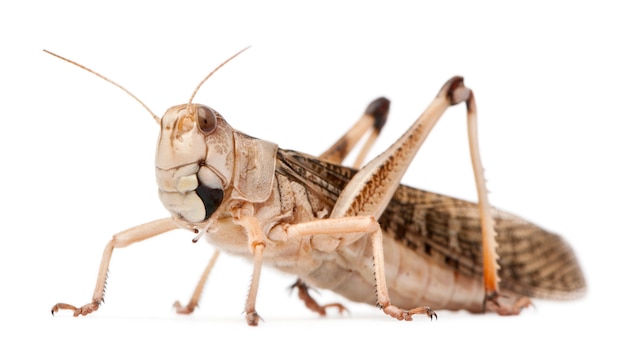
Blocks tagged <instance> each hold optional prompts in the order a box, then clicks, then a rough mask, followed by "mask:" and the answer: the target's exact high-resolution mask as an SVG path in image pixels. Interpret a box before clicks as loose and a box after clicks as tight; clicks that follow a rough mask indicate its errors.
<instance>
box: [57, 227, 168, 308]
mask: <svg viewBox="0 0 626 338" xmlns="http://www.w3.org/2000/svg"><path fill="white" fill-rule="evenodd" d="M177 228H178V226H177V225H176V223H174V221H173V220H172V219H171V218H164V219H160V220H156V221H153V222H150V223H146V224H142V225H138V226H136V227H133V228H130V229H127V230H124V231H122V232H120V233H117V234H115V235H113V238H112V239H111V240H110V241H109V243H107V245H106V247H105V248H104V253H103V254H102V260H101V261H100V268H99V269H98V278H97V279H96V289H95V290H94V292H93V297H92V300H91V303H88V304H85V305H83V306H81V307H76V306H74V305H70V304H66V303H57V304H55V305H54V306H53V307H52V314H53V315H54V314H55V313H56V312H58V311H59V310H71V311H73V312H74V317H77V316H81V315H82V316H86V315H88V314H90V313H92V312H94V311H96V310H98V308H99V307H100V304H102V302H104V291H105V285H106V279H107V272H108V270H109V263H110V262H111V256H112V255H113V249H116V248H123V247H126V246H129V245H131V244H133V243H136V242H140V241H143V240H144V239H148V238H150V237H154V236H156V235H160V234H162V233H164V232H167V231H170V230H173V229H177Z"/></svg>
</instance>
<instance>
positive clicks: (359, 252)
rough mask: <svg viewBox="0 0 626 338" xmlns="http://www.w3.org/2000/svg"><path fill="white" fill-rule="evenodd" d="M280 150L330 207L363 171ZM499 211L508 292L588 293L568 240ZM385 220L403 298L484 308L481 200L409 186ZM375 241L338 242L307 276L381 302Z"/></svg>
mask: <svg viewBox="0 0 626 338" xmlns="http://www.w3.org/2000/svg"><path fill="white" fill-rule="evenodd" d="M278 156H279V159H280V160H279V163H280V166H278V168H277V174H278V175H286V177H289V179H290V180H292V181H296V182H299V183H301V184H303V186H306V187H307V196H308V198H309V200H314V201H315V200H318V199H319V201H315V202H314V203H312V204H320V203H324V204H326V206H327V207H330V208H332V203H333V202H334V200H336V198H337V196H338V195H339V193H340V192H341V190H342V189H343V187H344V186H345V185H346V184H347V182H348V181H349V180H350V178H351V177H352V176H353V175H354V173H355V172H356V170H354V169H351V168H346V167H342V166H339V165H335V164H331V163H327V162H323V161H320V160H319V159H317V158H315V157H312V156H307V155H304V154H301V153H298V152H293V151H284V150H279V152H278ZM493 216H494V220H495V222H496V233H497V242H498V247H497V251H498V254H499V265H500V270H499V273H500V277H501V280H500V283H501V284H500V286H501V288H502V289H501V294H502V295H506V296H507V297H506V299H508V300H509V301H514V300H515V299H517V298H519V297H523V296H527V297H539V298H548V299H570V298H575V297H577V296H579V295H581V294H582V292H583V291H584V288H585V280H584V276H583V274H582V271H581V270H580V267H579V266H578V263H577V261H576V257H575V255H574V253H573V251H572V249H571V248H570V247H569V245H568V244H567V243H566V242H565V241H563V240H562V239H561V238H560V237H559V236H558V235H555V234H552V233H550V232H547V231H545V230H543V229H541V228H540V227H538V226H536V225H534V224H532V223H529V222H527V221H525V220H523V219H521V218H519V217H517V216H514V215H512V214H509V213H507V212H504V211H501V210H498V209H495V208H494V209H493ZM379 223H380V225H381V227H382V228H383V230H384V241H385V242H384V251H385V266H386V275H387V280H388V281H389V283H388V287H389V292H390V296H391V298H392V299H393V300H394V302H395V303H396V304H398V305H400V306H405V307H408V306H411V305H410V304H416V303H418V304H428V305H429V306H431V307H432V308H434V309H450V310H459V309H466V310H469V311H473V312H481V311H483V310H484V308H483V301H484V289H483V280H482V279H483V274H482V256H481V246H482V244H481V229H480V215H479V212H478V209H477V206H476V204H475V203H471V202H468V201H464V200H460V199H456V198H452V197H448V196H445V195H440V194H436V193H433V192H428V191H424V190H419V189H415V188H411V187H408V186H403V185H401V186H400V187H399V188H398V189H397V190H396V193H395V194H394V196H393V198H392V200H391V201H390V203H389V204H388V206H387V208H386V209H385V212H384V213H383V214H382V216H381V217H380V218H379ZM367 242H368V238H367V237H363V238H362V239H361V240H360V241H358V242H355V243H353V244H351V246H350V247H347V248H340V249H338V250H337V251H338V252H335V253H333V255H336V256H337V257H333V256H332V255H331V256H330V257H324V258H322V259H323V260H324V263H323V264H321V265H320V266H319V267H318V268H316V269H315V270H314V271H310V272H309V273H308V274H306V275H301V276H300V277H301V278H302V279H303V280H305V281H306V282H307V283H308V284H310V285H312V286H315V287H319V288H325V289H330V290H332V291H334V292H336V293H339V294H341V295H343V296H345V297H347V298H349V299H351V300H354V301H358V302H364V303H369V304H375V301H376V298H375V295H374V294H373V293H371V292H366V290H371V288H372V285H373V283H374V280H373V273H372V272H371V271H372V269H371V258H370V257H371V252H369V251H368V250H369V248H371V245H370V244H369V243H367ZM342 262H344V264H342ZM345 262H348V263H345ZM279 268H280V267H279ZM359 268H361V269H363V270H364V271H358V270H359ZM290 272H293V271H290ZM504 301H506V300H504Z"/></svg>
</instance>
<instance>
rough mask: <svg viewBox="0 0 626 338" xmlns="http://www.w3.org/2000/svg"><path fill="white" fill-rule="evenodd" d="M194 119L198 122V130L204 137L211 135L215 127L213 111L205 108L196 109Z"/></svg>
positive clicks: (215, 119)
mask: <svg viewBox="0 0 626 338" xmlns="http://www.w3.org/2000/svg"><path fill="white" fill-rule="evenodd" d="M196 119H197V121H198V128H199V129H200V131H201V132H202V133H203V134H205V135H208V134H210V133H212V132H213V131H214V130H215V128H216V127H217V116H215V111H214V110H213V109H211V108H209V107H207V106H197V107H196Z"/></svg>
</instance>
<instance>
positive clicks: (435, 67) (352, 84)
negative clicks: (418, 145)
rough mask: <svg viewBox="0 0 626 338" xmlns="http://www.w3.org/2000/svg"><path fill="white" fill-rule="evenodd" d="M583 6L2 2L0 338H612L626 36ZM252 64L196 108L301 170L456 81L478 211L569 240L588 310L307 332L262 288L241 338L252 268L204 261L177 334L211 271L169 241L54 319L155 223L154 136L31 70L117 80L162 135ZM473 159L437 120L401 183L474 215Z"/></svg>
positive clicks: (619, 298)
mask: <svg viewBox="0 0 626 338" xmlns="http://www.w3.org/2000/svg"><path fill="white" fill-rule="evenodd" d="M590 3H591V2H590ZM590 3H589V4H588V3H584V2H577V1H567V2H565V1H564V2H550V3H548V2H543V1H542V2H539V1H537V2H535V1H524V2H520V3H519V4H506V5H505V4H502V3H500V2H495V1H494V2H478V3H473V4H469V3H465V2H460V1H459V2H455V1H439V2H437V4H436V5H422V4H418V3H413V2H411V3H409V2H408V1H407V2H399V1H384V2H383V1H380V2H375V1H367V2H365V1H363V2H357V1H354V2H341V3H339V2H327V1H315V2H300V3H298V4H295V3H291V2H286V1H285V2H280V1H264V2H259V3H256V2H252V1H231V2H228V5H226V4H219V3H216V2H214V1H204V2H200V1H198V2H190V1H176V2H172V3H171V4H169V5H163V4H156V2H154V3H153V2H143V3H141V2H130V1H128V2H126V1H125V2H119V3H118V2H117V1H103V2H89V3H87V2H81V1H76V2H69V1H56V2H54V3H53V2H44V1H41V2H36V1H30V2H29V1H23V2H20V4H19V5H10V4H7V2H3V3H2V5H0V7H1V8H0V13H1V14H0V26H1V27H0V28H1V29H2V44H1V45H0V48H1V49H2V53H1V55H2V56H1V57H2V59H1V62H0V69H1V71H2V73H1V75H0V85H1V86H2V88H1V90H2V91H1V96H0V103H1V106H0V107H1V108H2V132H1V133H0V137H1V138H2V139H1V140H0V141H1V143H0V145H1V147H2V159H3V164H2V166H1V170H2V175H0V177H1V178H2V185H1V186H2V189H1V190H0V191H1V193H2V203H1V206H0V208H1V209H0V211H1V215H2V235H1V236H0V242H1V243H0V244H1V245H0V250H1V255H0V259H1V266H0V271H1V274H2V277H1V278H0V296H1V298H0V299H1V301H2V306H1V307H0V322H2V324H1V325H0V335H1V336H32V334H38V335H39V336H42V335H46V336H49V337H58V336H65V337H73V336H78V335H81V336H83V335H89V336H96V337H111V336H113V335H116V334H117V335H122V336H130V335H131V334H141V335H144V336H154V335H157V336H165V335H176V336H185V337H190V336H194V337H195V336H213V337H215V336H222V335H224V333H223V332H224V331H223V329H227V330H228V331H225V332H227V335H228V336H234V335H239V334H255V335H260V336H268V337H270V336H271V337H279V336H288V335H289V336H294V335H310V336H320V335H321V334H333V335H335V334H336V335H339V334H342V335H343V334H351V335H354V336H366V335H367V336H374V335H378V336H380V335H383V334H384V335H389V336H392V335H394V336H397V335H403V336H406V335H409V334H410V335H414V334H415V335H421V336H435V335H437V336H439V335H441V334H444V335H445V336H450V337H452V336H453V335H454V334H456V335H467V334H468V333H470V335H472V336H473V335H476V336H477V335H483V336H496V335H498V336H500V335H513V336H525V337H528V336H529V335H537V334H538V335H541V336H544V335H548V334H564V333H581V334H592V333H595V332H597V331H599V330H604V329H609V330H611V331H609V332H611V334H609V336H618V335H620V333H619V332H621V334H623V333H624V329H623V327H621V326H620V327H618V325H617V324H618V323H619V320H620V319H621V317H622V314H621V307H623V302H624V300H625V299H624V296H623V288H622V284H623V283H622V282H621V276H622V275H623V270H622V266H623V262H622V258H623V257H624V254H623V250H622V249H621V247H622V243H623V239H624V226H625V225H626V224H625V223H624V214H623V207H624V206H623V205H624V202H625V198H624V191H625V190H626V184H625V180H624V172H625V169H626V166H625V165H624V146H625V145H626V137H625V136H624V131H623V129H624V127H625V126H626V124H625V123H624V113H625V109H624V102H623V101H624V100H623V98H624V89H625V86H624V77H625V76H626V68H625V66H624V60H626V53H625V52H624V32H626V24H624V22H625V18H624V11H623V10H622V9H621V7H620V6H619V5H618V2H617V1H615V2H608V1H595V2H593V5H591V4H590ZM248 45H252V46H253V47H252V48H251V49H250V50H248V51H246V52H245V53H244V54H242V55H241V56H240V57H238V58H237V59H235V60H234V61H232V62H231V63H230V64H228V65H227V66H226V67H224V68H223V69H222V70H220V71H219V72H218V73H217V74H216V75H215V76H214V77H213V78H211V79H210V80H209V81H208V82H207V83H206V84H205V86H204V87H203V88H202V89H201V91H200V92H199V94H198V96H197V97H196V100H195V101H196V102H202V103H205V104H208V105H210V106H212V107H214V108H215V109H217V110H218V111H220V112H221V113H222V114H223V115H224V116H225V117H226V119H227V120H228V121H229V123H231V125H233V126H234V127H235V128H237V129H239V130H241V131H244V132H246V133H248V134H250V135H253V136H256V137H259V138H263V139H267V140H271V141H274V142H276V143H278V144H279V145H280V146H281V147H284V148H292V149H296V150H299V151H303V152H307V153H311V154H318V153H320V152H322V151H323V150H324V149H325V147H327V146H329V145H330V144H331V143H332V142H333V141H334V139H335V138H336V137H338V136H339V135H340V134H341V133H343V132H344V131H345V129H346V128H347V127H348V126H349V125H350V124H351V123H352V122H353V121H354V120H355V119H357V118H358V117H359V116H360V115H361V113H362V111H363V109H364V108H365V106H366V105H367V104H368V103H369V101H370V100H372V99H374V98H376V97H378V96H381V95H385V96H387V97H388V98H389V99H391V101H392V106H391V115H390V118H389V122H388V125H387V127H386V129H385V130H384V132H383V135H382V137H381V141H380V142H379V143H378V144H377V148H376V149H375V150H376V151H381V150H382V149H384V147H385V146H387V145H389V144H390V143H391V142H392V141H393V140H394V138H395V137H397V136H398V135H399V133H401V132H402V131H403V130H404V128H405V127H406V126H407V125H408V124H409V123H411V122H412V121H413V120H414V119H415V118H416V117H417V116H418V115H419V113H421V111H422V110H423V108H425V107H426V105H427V104H428V103H429V101H430V100H431V99H432V98H433V97H434V96H435V94H436V93H437V91H438V90H439V88H440V87H441V85H443V83H444V82H445V81H446V80H447V79H448V78H450V77H451V76H453V75H457V74H458V75H463V76H464V77H465V78H466V85H467V86H468V87H470V88H472V89H473V90H474V92H475V95H476V98H477V103H478V108H479V131H480V143H481V150H482V157H483V160H484V165H485V167H486V170H487V171H486V176H487V179H488V187H489V189H490V191H491V194H490V198H491V202H492V203H493V204H494V205H496V206H498V207H501V208H503V209H505V210H509V211H512V212H514V213H516V214H519V215H522V216H524V217H526V218H527V219H529V220H531V221H534V222H537V223H538V224H541V225H542V226H544V227H545V228H547V229H549V230H550V231H554V232H557V233H560V234H562V235H563V236H564V237H565V238H566V239H567V240H568V241H569V242H570V243H571V244H572V246H573V247H574V249H575V250H576V252H577V253H578V256H579V258H580V262H581V264H582V266H583V268H584V270H585V272H586V275H587V278H588V284H589V291H588V293H587V296H586V297H585V298H584V299H582V300H579V301H574V302H546V301H536V307H535V308H531V309H529V310H528V311H525V312H524V313H523V314H522V315H521V316H518V317H511V318H503V317H498V316H495V315H469V314H467V313H465V312H446V311H439V320H438V321H433V322H432V323H431V322H429V321H427V320H426V319H425V318H416V320H415V321H414V322H411V323H402V322H396V321H395V320H392V319H390V318H387V317H385V316H384V315H383V314H382V313H381V312H380V311H379V310H377V309H376V308H373V307H369V306H361V305H357V304H352V303H348V304H347V305H348V307H349V308H350V309H351V311H352V313H351V315H350V316H339V315H336V314H335V313H331V314H330V315H329V318H325V319H324V318H321V319H320V318H318V317H317V316H316V315H315V314H312V313H310V312H308V310H306V309H305V308H304V306H303V305H302V304H300V301H299V300H298V299H297V297H296V296H295V294H294V295H291V296H289V294H288V292H287V291H286V290H287V286H288V285H289V284H290V283H291V282H292V281H293V280H294V278H292V277H289V276H283V275H280V274H277V273H276V272H274V271H272V270H271V269H265V270H263V273H262V280H261V287H260V293H259V298H258V303H257V305H258V307H257V308H258V310H259V313H260V314H261V316H262V317H263V318H264V319H265V321H264V322H262V324H261V325H260V327H258V328H249V327H247V326H246V324H245V321H244V315H242V309H243V304H244V300H245V295H246V292H247V287H248V281H249V279H250V277H249V276H250V273H251V265H250V264H248V263H247V262H245V261H243V260H241V259H239V258H231V257H227V256H222V258H221V259H220V260H219V261H218V263H217V266H216V268H215V270H214V273H213V274H212V275H211V276H210V278H209V282H208V284H207V288H206V291H205V293H204V297H203V299H202V301H201V307H200V309H199V310H198V311H197V312H196V313H194V314H193V315H191V316H188V317H186V316H178V315H176V314H175V313H173V311H172V310H171V304H172V303H173V302H174V300H176V299H181V300H182V301H186V300H187V298H188V297H189V295H190V294H191V292H192V289H193V287H194V286H195V282H196V280H197V278H198V276H199V275H200V272H201V271H202V269H203V268H204V265H205V263H206V262H207V261H208V258H209V257H210V253H211V251H212V249H211V248H210V247H209V246H208V245H206V244H205V243H199V244H196V245H192V244H191V234H189V233H186V232H182V231H181V232H176V231H175V232H172V233H169V234H165V235H163V236H161V237H158V238H155V239H152V240H149V241H146V242H144V243H140V244H137V245H134V246H131V247H129V248H125V249H120V250H116V251H115V253H114V255H113V260H112V263H111V269H110V270H111V273H110V278H109V283H108V293H107V298H106V304H105V306H103V307H102V308H101V309H100V310H99V311H98V312H96V313H95V314H92V315H91V316H88V317H84V318H78V319H75V318H72V317H71V316H70V313H59V314H58V315H57V316H55V317H52V316H51V315H50V313H49V309H50V307H51V306H52V305H53V304H54V303H56V302H60V301H63V302H68V303H72V304H75V305H83V304H85V303H87V302H88V301H90V299H91V293H92V291H93V286H94V282H95V277H96V272H97V267H98V264H99V261H100V256H101V253H102V249H103V248H104V245H105V244H106V242H107V241H108V240H109V239H110V236H111V235H112V234H114V233H116V232H119V231H121V230H123V229H126V228H129V227H131V226H134V225H137V224H140V223H144V222H147V221H151V220H153V219H157V218H161V217H165V216H167V212H166V211H165V209H164V208H163V207H162V206H161V204H160V202H159V200H158V198H157V194H156V185H155V182H154V181H155V179H154V176H153V159H154V148H155V141H156V137H157V135H158V127H157V125H156V124H155V123H154V121H153V120H152V119H151V118H150V116H149V115H148V114H147V113H146V111H145V110H144V109H143V108H142V107H141V106H140V105H138V104H137V103H136V102H135V101H133V100H132V99H131V98H129V97H128V96H127V95H126V94H124V93H123V92H122V91H120V90H119V89H117V88H115V87H113V86H112V85H110V84H108V83H106V82H105V81H102V80H100V79H98V78H96V77H95V76H93V75H92V74H89V73H87V72H85V71H83V70H81V69H79V68H77V67H74V66H71V65H69V64H67V63H65V62H62V61H60V60H58V59H56V58H53V57H51V56H50V55H47V54H45V53H43V52H42V49H44V48H46V49H49V50H51V51H54V52H56V53H59V54H61V55H63V56H66V57H68V58H71V59H73V60H75V61H77V62H79V63H82V64H84V65H86V66H88V67H91V68H93V69H94V70H97V71H98V72H100V73H102V74H104V75H106V76H108V77H109V78H111V79H114V80H115V81H117V82H118V83H120V84H122V85H123V86H125V87H127V88H128V89H129V90H131V91H132V92H133V93H134V94H135V95H137V96H138V97H140V98H141V99H142V100H143V101H144V102H145V103H146V104H147V105H148V106H149V107H151V109H152V110H154V111H155V112H156V113H157V114H159V115H160V114H162V112H164V111H165V110H166V109H167V108H168V107H170V106H172V105H175V104H180V103H183V102H186V100H187V99H188V98H189V96H190V95H191V93H192V91H193V89H194V88H195V86H196V85H197V83H198V82H199V81H200V80H201V78H202V77H204V76H205V75H206V74H207V73H208V72H209V71H210V70H211V69H213V67H215V66H216V65H218V64H219V63H221V62H222V61H223V60H225V59H226V58H228V57H229V56H231V55H232V54H234V53H235V52H237V51H238V50H240V49H241V48H243V47H246V46H248ZM466 138H467V137H466V131H465V115H464V111H463V108H454V109H451V110H450V112H449V113H448V114H447V115H445V116H444V117H443V118H442V120H441V122H440V123H439V125H437V126H436V128H435V130H434V131H433V133H432V134H431V137H430V139H429V140H428V141H427V142H426V144H425V145H424V147H423V149H422V150H421V151H420V154H419V155H418V156H417V158H416V160H415V162H414V165H413V166H412V167H411V169H410V170H409V172H408V173H407V175H406V177H405V180H404V182H405V183H407V184H410V185H413V186H419V187H422V188H425V189H429V190H434V191H438V192H442V193H446V194H449V195H453V196H457V197H462V198H467V199H474V198H475V197H474V186H473V183H472V182H473V181H472V176H471V175H472V174H471V167H470V164H469V156H468V154H467V141H466ZM319 297H320V298H321V299H323V300H324V301H338V300H339V301H341V299H340V298H339V297H338V296H336V295H333V294H332V293H330V292H324V291H321V293H320V295H319ZM3 331H6V332H12V333H11V334H10V335H7V334H5V333H2V332H3ZM562 332H564V333H562Z"/></svg>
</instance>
